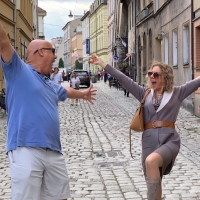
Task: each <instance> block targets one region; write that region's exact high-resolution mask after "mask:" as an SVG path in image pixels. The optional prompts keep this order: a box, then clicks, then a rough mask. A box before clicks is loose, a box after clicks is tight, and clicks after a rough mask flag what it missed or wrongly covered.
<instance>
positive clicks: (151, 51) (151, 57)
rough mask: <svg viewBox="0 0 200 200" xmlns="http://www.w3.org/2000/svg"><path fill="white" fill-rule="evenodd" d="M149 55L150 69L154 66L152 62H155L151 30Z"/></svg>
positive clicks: (150, 32)
mask: <svg viewBox="0 0 200 200" xmlns="http://www.w3.org/2000/svg"><path fill="white" fill-rule="evenodd" d="M148 50H149V55H148V69H149V68H150V66H151V65H152V60H153V47H152V31H151V29H150V30H149V48H148Z"/></svg>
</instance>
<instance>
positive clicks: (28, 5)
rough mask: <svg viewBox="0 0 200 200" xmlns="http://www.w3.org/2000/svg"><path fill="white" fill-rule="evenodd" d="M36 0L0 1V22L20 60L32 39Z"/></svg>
mask: <svg viewBox="0 0 200 200" xmlns="http://www.w3.org/2000/svg"><path fill="white" fill-rule="evenodd" d="M36 5H37V0H35V1H32V0H26V1H24V0H12V1H10V0H4V1H0V23H1V24H2V25H3V27H4V28H5V30H6V32H7V34H8V37H9V38H10V42H11V44H12V45H13V47H14V48H15V50H16V51H17V53H18V55H19V56H20V57H21V59H22V60H24V61H26V59H27V46H28V44H29V43H30V41H31V40H33V39H34V38H33V36H34V35H35V34H34V31H35V30H34V29H36V28H35V21H34V20H33V16H34V15H33V11H37V9H34V6H36ZM4 87H5V86H4V81H3V73H2V69H1V70H0V90H1V89H2V88H4Z"/></svg>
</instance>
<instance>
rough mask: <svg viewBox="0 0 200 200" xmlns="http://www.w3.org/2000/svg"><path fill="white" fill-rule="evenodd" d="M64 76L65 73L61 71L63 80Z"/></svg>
mask: <svg viewBox="0 0 200 200" xmlns="http://www.w3.org/2000/svg"><path fill="white" fill-rule="evenodd" d="M64 76H65V71H64V70H63V71H62V77H63V78H64Z"/></svg>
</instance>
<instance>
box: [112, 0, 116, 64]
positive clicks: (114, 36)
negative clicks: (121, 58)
mask: <svg viewBox="0 0 200 200" xmlns="http://www.w3.org/2000/svg"><path fill="white" fill-rule="evenodd" d="M116 7H117V6H116V0H114V21H113V29H114V31H113V40H112V43H113V41H115V42H114V51H112V52H113V55H112V60H113V56H114V54H115V51H116V50H115V47H116V23H117V22H116V14H117V11H116ZM112 50H113V45H112ZM113 64H114V67H116V64H115V62H114V63H113Z"/></svg>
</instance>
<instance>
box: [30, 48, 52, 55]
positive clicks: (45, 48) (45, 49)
mask: <svg viewBox="0 0 200 200" xmlns="http://www.w3.org/2000/svg"><path fill="white" fill-rule="evenodd" d="M41 49H44V50H50V51H52V53H53V54H54V55H55V49H54V48H41ZM38 50H39V49H37V50H35V51H34V52H33V54H35V53H37V52H38Z"/></svg>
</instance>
